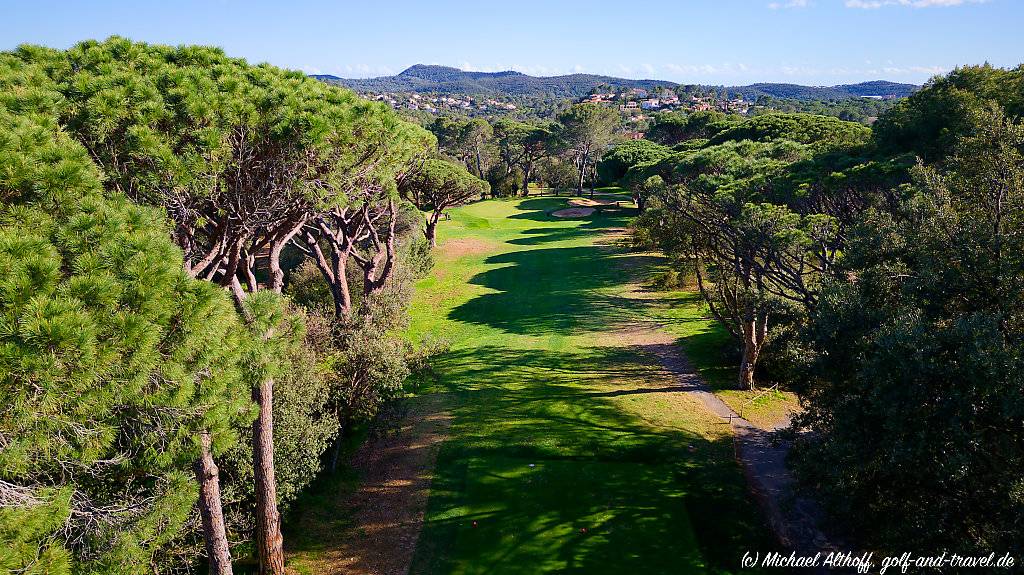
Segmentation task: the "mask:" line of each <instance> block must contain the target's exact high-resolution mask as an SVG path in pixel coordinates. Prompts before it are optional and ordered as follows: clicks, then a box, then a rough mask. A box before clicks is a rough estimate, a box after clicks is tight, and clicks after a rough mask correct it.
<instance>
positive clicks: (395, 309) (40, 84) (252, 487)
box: [0, 38, 486, 573]
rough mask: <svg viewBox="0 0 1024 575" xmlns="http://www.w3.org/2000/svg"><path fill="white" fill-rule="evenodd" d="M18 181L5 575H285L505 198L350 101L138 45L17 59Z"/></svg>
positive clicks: (118, 42) (205, 58)
mask: <svg viewBox="0 0 1024 575" xmlns="http://www.w3.org/2000/svg"><path fill="white" fill-rule="evenodd" d="M0 158H2V164H3V166H4V167H3V169H2V170H0V201H2V205H0V220H2V222H3V231H2V234H0V271H2V276H3V279H2V286H0V317H2V318H3V319H2V320H0V321H2V323H3V326H4V328H3V330H2V331H0V390H2V395H3V396H4V398H5V399H9V401H5V404H4V406H3V407H2V408H0V519H2V521H0V565H2V566H3V568H5V569H11V570H16V571H20V572H26V573H54V572H58V573H59V572H82V571H96V572H118V573H137V572H157V571H177V570H191V569H193V568H195V567H196V565H197V562H198V561H200V559H202V560H203V561H204V562H205V563H206V564H207V565H208V566H209V569H210V570H211V572H216V573H230V572H231V570H232V560H233V558H232V556H233V555H234V556H235V557H236V558H237V557H239V554H241V556H244V555H245V554H249V553H251V554H252V555H253V557H254V559H256V560H257V561H258V563H259V569H260V572H263V573H282V572H283V569H284V565H283V552H282V544H283V543H282V536H281V529H280V521H281V520H280V513H281V506H287V505H288V503H289V502H290V501H291V500H293V499H294V497H295V496H296V495H297V493H298V492H299V491H300V490H301V489H302V488H303V487H304V486H305V485H306V484H308V483H309V482H310V481H311V480H312V479H313V478H314V477H315V476H316V474H317V473H318V471H319V469H320V468H321V466H322V464H324V463H327V464H328V465H330V466H333V465H335V464H336V462H337V454H338V452H339V447H340V445H341V443H342V440H343V438H344V437H345V436H346V434H348V433H349V431H350V430H351V428H352V427H353V426H354V425H357V424H358V423H359V422H360V421H364V420H365V419H366V418H368V417H371V416H372V415H373V413H374V411H375V410H376V409H377V408H378V407H379V406H380V405H381V404H382V403H383V402H385V401H387V400H388V399H390V398H393V397H396V396H397V395H398V394H399V393H401V388H402V385H403V382H404V380H405V379H406V376H407V374H408V373H409V369H410V367H409V364H408V361H407V358H408V357H409V356H410V353H411V350H409V349H407V346H406V344H404V343H403V342H402V341H401V340H399V339H398V338H397V337H396V335H395V334H396V333H398V332H399V331H400V329H401V327H402V325H403V322H404V321H405V315H406V307H407V303H408V300H409V297H410V293H411V285H412V282H413V281H415V279H416V278H417V277H420V276H421V275H422V274H423V273H424V272H425V271H426V270H427V269H429V266H430V265H431V261H432V260H431V258H430V256H429V244H428V243H427V241H428V237H426V236H425V234H428V233H432V226H433V223H436V215H434V214H435V212H436V211H437V209H438V206H451V205H455V204H456V203H459V202H463V201H467V199H469V197H470V195H467V193H466V190H467V189H468V190H472V194H473V195H476V194H479V193H480V192H481V190H483V189H484V186H485V185H486V184H485V183H483V182H480V181H479V180H478V179H476V178H473V177H472V176H471V175H470V174H468V173H466V171H465V170H464V169H462V168H461V167H459V166H457V165H454V164H450V163H446V162H444V161H443V160H440V159H439V156H438V152H437V149H436V139H435V137H434V136H433V135H432V134H431V133H430V132H428V131H426V130H423V129H422V128H420V127H418V126H416V125H413V124H410V123H408V122H405V121H402V120H401V119H399V118H398V117H397V116H396V115H395V114H394V113H393V112H392V111H391V110H389V109H388V108H386V107H385V106H383V105H381V104H376V103H371V102H367V101H365V100H361V99H359V98H357V97H355V96H354V95H353V94H352V93H351V92H348V91H346V90H343V89H339V88H336V87H332V86H327V85H325V84H323V83H320V82H317V81H315V80H312V79H308V78H306V77H304V76H303V75H301V74H298V73H295V72H287V71H283V70H279V69H277V68H274V67H271V66H268V65H260V66H250V65H248V64H247V63H245V62H244V61H242V60H237V59H232V58H228V57H226V56H225V55H224V54H223V53H222V52H221V51H219V50H217V49H212V48H203V47H191V46H184V47H178V48H171V47H165V46H153V45H147V44H140V43H133V42H130V41H128V40H124V39H120V38H111V39H109V40H107V41H105V42H84V43H81V44H79V45H76V46H74V47H72V48H70V49H68V50H65V51H58V50H51V49H46V48H40V47H33V46H24V47H21V48H19V49H18V50H16V51H14V52H9V53H4V54H0ZM438 174H443V177H438ZM421 209H424V210H427V211H428V215H426V223H427V225H426V226H423V225H422V222H423V221H424V220H423V217H424V216H423V215H422V212H421V211H420V210H421ZM441 209H444V208H441ZM432 222H433V223H432ZM285 294H287V295H288V296H290V297H286V296H285ZM332 444H333V448H331V445H332Z"/></svg>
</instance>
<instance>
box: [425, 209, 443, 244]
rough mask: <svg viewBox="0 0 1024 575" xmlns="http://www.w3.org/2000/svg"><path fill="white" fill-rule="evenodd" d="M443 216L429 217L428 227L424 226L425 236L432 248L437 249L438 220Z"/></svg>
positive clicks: (434, 215)
mask: <svg viewBox="0 0 1024 575" xmlns="http://www.w3.org/2000/svg"><path fill="white" fill-rule="evenodd" d="M440 217H441V214H437V213H435V214H432V215H430V216H428V217H427V221H426V225H424V226H423V236H424V237H425V238H426V239H427V242H428V243H429V244H430V247H431V248H436V247H437V220H438V219H439V218H440Z"/></svg>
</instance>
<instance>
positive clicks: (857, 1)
mask: <svg viewBox="0 0 1024 575" xmlns="http://www.w3.org/2000/svg"><path fill="white" fill-rule="evenodd" d="M986 2H988V0H846V7H847V8H864V9H875V8H881V7H883V6H911V7H913V8H931V7H934V6H960V5H963V4H984V3H986Z"/></svg>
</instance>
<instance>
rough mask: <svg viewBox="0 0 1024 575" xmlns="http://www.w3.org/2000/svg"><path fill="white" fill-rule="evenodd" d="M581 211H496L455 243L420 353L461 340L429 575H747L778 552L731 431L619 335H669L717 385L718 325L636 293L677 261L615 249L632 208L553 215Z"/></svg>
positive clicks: (437, 279) (452, 362) (477, 209)
mask: <svg viewBox="0 0 1024 575" xmlns="http://www.w3.org/2000/svg"><path fill="white" fill-rule="evenodd" d="M564 201H565V198H564V197H563V198H551V197H543V198H528V199H515V200H496V201H488V202H481V203H477V204H473V205H470V206H466V207H463V208H460V209H457V210H454V211H453V213H452V221H450V222H444V223H443V227H442V228H441V229H440V240H441V250H440V251H439V254H438V260H439V261H438V268H437V269H436V270H435V272H434V273H433V274H432V276H431V277H430V278H427V279H425V280H424V281H422V282H421V283H420V285H419V286H418V288H419V289H418V294H417V298H416V301H415V303H414V308H413V323H412V326H411V329H410V337H412V338H413V339H420V338H424V337H427V336H431V337H433V336H442V337H445V338H447V339H448V340H449V341H451V343H452V350H451V351H450V352H449V353H447V354H446V355H445V356H444V357H442V358H440V360H439V361H438V363H437V371H438V373H439V378H438V379H437V381H436V382H435V383H433V384H432V385H428V386H427V387H425V388H424V389H423V390H422V391H423V392H424V393H430V394H440V395H443V396H444V397H445V403H446V404H448V405H449V406H450V407H449V409H450V410H451V412H452V413H453V415H454V417H455V419H454V423H453V424H452V427H451V428H450V430H449V439H448V440H447V441H446V442H445V443H444V445H443V446H442V448H441V451H440V453H439V455H438V459H437V463H436V469H435V478H434V483H433V486H432V491H431V497H430V501H429V504H428V510H427V515H426V522H425V525H424V528H423V530H422V533H421V536H420V541H419V545H418V547H417V550H416V554H415V557H414V560H413V565H412V572H413V573H545V572H560V573H564V572H570V573H571V572H579V573H584V572H585V573H634V572H636V573H731V572H736V571H739V559H740V557H741V556H742V554H743V552H744V551H745V550H748V549H766V548H769V547H771V542H770V539H769V537H768V533H767V530H766V528H765V527H764V525H763V522H762V518H761V516H760V512H759V511H758V509H757V507H756V505H755V504H754V503H753V502H752V500H751V499H750V498H749V496H748V494H747V492H746V488H745V484H744V481H743V478H742V475H741V472H740V470H739V468H738V466H737V464H736V463H735V461H734V459H733V451H732V450H733V448H732V441H731V437H730V436H729V435H728V431H727V428H726V426H725V425H723V424H722V422H721V421H718V420H716V419H714V418H713V417H710V416H709V415H708V414H707V413H706V412H705V411H704V410H703V409H702V407H701V406H700V405H698V404H696V403H694V402H693V400H692V399H690V398H688V397H686V396H685V395H684V394H682V393H680V392H679V391H678V390H677V389H675V388H674V382H673V380H672V379H671V378H670V377H669V376H668V375H667V374H665V373H663V372H661V371H660V370H659V369H658V368H656V367H654V366H657V365H658V362H657V360H656V359H655V358H653V357H651V356H649V355H648V354H647V353H646V352H645V351H644V349H643V348H642V347H640V346H636V345H631V344H630V342H629V341H628V340H623V339H622V338H621V337H620V336H619V331H620V328H622V327H624V326H628V325H630V324H632V323H635V322H636V321H638V320H649V319H652V318H653V319H656V320H657V321H658V322H659V323H661V324H663V325H664V326H665V328H664V329H667V330H671V333H673V334H675V335H677V336H678V337H680V338H681V339H682V340H683V342H684V344H685V345H686V346H687V349H688V351H690V352H691V353H694V352H695V351H696V354H697V355H698V356H700V355H701V346H705V347H706V353H705V354H704V355H705V356H704V357H695V358H693V360H694V361H695V363H698V364H702V365H703V366H704V367H705V368H706V369H708V370H710V371H708V372H707V373H708V374H711V375H712V376H713V374H714V373H715V372H714V370H715V369H716V367H715V366H716V363H715V361H711V359H714V357H713V355H714V353H715V352H713V351H712V350H713V349H714V348H715V346H716V345H717V346H718V349H719V352H717V353H719V355H720V349H721V346H720V343H721V342H720V341H717V340H716V339H715V338H716V337H718V335H716V333H715V331H714V328H713V324H709V323H708V322H707V320H706V319H705V318H703V316H702V315H701V314H700V311H699V308H698V307H697V306H696V305H690V303H691V301H692V300H691V299H689V298H692V296H691V295H689V294H657V296H656V297H650V298H636V297H634V296H633V295H632V291H631V286H632V285H633V284H635V283H637V282H638V281H640V280H642V279H643V278H642V277H641V276H642V275H643V274H645V273H647V271H649V270H650V269H651V268H652V267H653V266H657V265H660V264H661V263H663V262H662V261H661V260H662V259H661V258H659V257H657V256H654V255H651V254H637V253H632V252H630V251H628V250H627V249H625V248H623V247H621V246H619V245H616V243H615V242H614V241H609V236H608V231H609V230H612V229H616V228H623V227H625V225H627V223H628V219H629V218H630V217H631V216H632V215H633V210H630V209H624V208H618V209H616V208H606V209H602V210H601V211H600V212H598V213H595V214H594V215H593V216H591V217H589V218H586V219H579V220H559V219H557V218H553V217H551V216H549V215H548V213H549V212H550V211H553V210H555V209H558V208H560V207H564V206H565V203H564ZM446 240H455V241H453V243H452V244H451V245H459V246H461V247H462V248H463V249H461V250H451V251H447V250H446V249H445V245H444V242H445V241H446ZM456 241H457V242H458V243H457V244H456ZM471 241H475V242H478V243H479V245H480V246H482V247H485V248H486V249H480V250H471V249H465V248H466V246H467V245H470V244H469V242H471ZM680 309H685V310H689V311H680ZM705 360H707V361H706V362H705ZM724 361H726V360H725V359H723V360H722V361H721V362H719V363H722V364H723V367H722V369H723V370H724V369H725V364H724Z"/></svg>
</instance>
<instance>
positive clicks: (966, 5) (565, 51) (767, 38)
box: [0, 0, 1024, 85]
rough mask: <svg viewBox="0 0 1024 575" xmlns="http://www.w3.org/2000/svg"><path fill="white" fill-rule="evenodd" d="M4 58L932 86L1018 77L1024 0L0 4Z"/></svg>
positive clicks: (46, 0) (97, 0)
mask: <svg viewBox="0 0 1024 575" xmlns="http://www.w3.org/2000/svg"><path fill="white" fill-rule="evenodd" d="M0 15H2V17H0V50H9V49H12V48H15V47H16V46H18V45H19V44H23V43H30V44H42V45H46V46H51V47H55V48H66V47H69V46H71V45H73V44H75V43H76V42H78V41H81V40H85V39H102V38H106V37H108V36H111V35H120V36H125V37H128V38H131V39H133V40H139V41H146V42H152V43H161V44H172V45H177V44H206V45H216V46H220V47H222V48H223V49H224V50H225V51H226V52H227V53H228V54H229V55H231V56H237V57H242V58H246V59H248V60H249V61H251V62H269V63H271V64H274V65H277V66H281V67H286V68H293V69H299V70H303V71H305V72H307V73H310V74H334V75H336V76H341V77H346V78H357V77H358V78H362V77H372V76H386V75H392V74H396V73H398V72H401V71H402V70H403V69H405V68H407V67H408V66H411V65H413V64H418V63H422V64H443V65H447V66H455V67H458V68H462V69H464V70H478V71H500V70H518V71H520V72H524V73H527V74H532V75H540V76H550V75H557V74H568V73H573V72H587V73H596V74H607V75H613V76H621V77H626V78H654V79H660V80H671V81H675V82H680V83H693V84H698V83H699V84H724V85H742V84H749V83H754V82H792V83H798V84H806V85H835V84H843V83H852V82H860V81H867V80H878V79H885V80H892V81H898V82H910V83H922V82H924V81H926V80H927V79H928V78H929V77H931V76H933V75H935V74H940V73H943V72H946V71H948V70H950V69H952V68H953V67H955V66H957V65H963V64H981V63H984V62H989V63H991V64H993V65H997V66H1004V67H1012V66H1017V65H1018V64H1020V63H1022V62H1024V32H1021V30H1022V28H1024V0H655V1H650V0H648V1H646V2H645V1H644V0H633V1H623V0H618V1H614V2H605V1H602V0H591V1H589V2H585V1H575V0H571V1H570V0H563V1H560V0H547V1H535V0H505V1H502V2H496V1H483V0H480V1H477V2H470V1H454V0H431V1H420V2H415V1H405V0H386V1H380V0H371V1H359V2H354V1H353V2H348V1H335V2H329V1H305V0H289V1H284V2H281V1H278V2H270V1H263V0H248V1H242V0H208V1H205V2H204V1H198V0H176V1H161V2H155V1H153V2H146V1H143V0H135V1H129V0H119V1H114V0H65V1H64V2H55V1H52V0H0Z"/></svg>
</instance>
